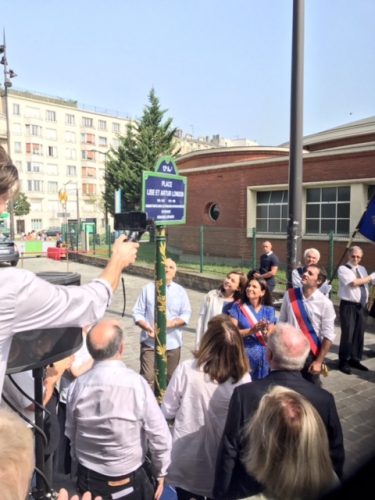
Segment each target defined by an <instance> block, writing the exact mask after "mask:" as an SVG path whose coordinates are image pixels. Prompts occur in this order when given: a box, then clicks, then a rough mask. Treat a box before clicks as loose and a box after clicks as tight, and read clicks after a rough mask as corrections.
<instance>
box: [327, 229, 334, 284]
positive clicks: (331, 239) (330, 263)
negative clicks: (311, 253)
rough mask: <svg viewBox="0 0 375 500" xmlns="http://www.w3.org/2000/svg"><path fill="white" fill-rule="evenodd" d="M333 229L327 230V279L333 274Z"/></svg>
mask: <svg viewBox="0 0 375 500" xmlns="http://www.w3.org/2000/svg"><path fill="white" fill-rule="evenodd" d="M333 236H334V234H333V231H330V232H329V263H328V276H329V279H331V278H332V274H333V250H334V242H333Z"/></svg>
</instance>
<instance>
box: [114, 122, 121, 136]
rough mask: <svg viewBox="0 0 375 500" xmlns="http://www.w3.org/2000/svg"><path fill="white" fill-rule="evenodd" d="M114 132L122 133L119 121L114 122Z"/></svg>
mask: <svg viewBox="0 0 375 500" xmlns="http://www.w3.org/2000/svg"><path fill="white" fill-rule="evenodd" d="M112 132H114V133H115V134H119V133H120V124H119V123H112Z"/></svg>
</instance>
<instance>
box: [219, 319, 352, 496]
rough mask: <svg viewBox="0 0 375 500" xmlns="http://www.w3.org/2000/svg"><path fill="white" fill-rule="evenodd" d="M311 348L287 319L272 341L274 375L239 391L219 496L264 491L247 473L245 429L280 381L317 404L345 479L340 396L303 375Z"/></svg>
mask: <svg viewBox="0 0 375 500" xmlns="http://www.w3.org/2000/svg"><path fill="white" fill-rule="evenodd" d="M309 350H310V346H309V342H308V340H307V339H306V337H305V336H304V335H303V334H302V333H301V332H300V331H299V330H297V329H296V328H294V327H293V326H291V325H288V324H286V323H285V324H284V323H278V324H277V325H276V327H275V329H274V331H273V332H272V335H270V336H269V339H268V342H267V361H268V363H269V365H270V367H271V373H270V374H269V375H267V377H265V378H263V379H261V380H255V381H253V382H251V383H248V384H243V385H242V386H240V387H237V388H236V389H235V390H234V392H233V395H232V398H231V401H230V404H229V409H228V414H227V420H226V424H225V428H224V433H223V436H222V438H221V443H220V447H219V452H218V457H217V462H216V473H215V486H214V490H213V493H214V498H216V499H220V500H221V499H226V500H235V499H239V498H247V497H251V496H252V495H256V494H257V493H259V492H260V491H261V490H262V489H264V487H263V486H262V485H260V484H259V483H258V482H257V481H256V480H255V479H254V478H253V477H251V476H249V475H248V474H247V472H246V470H245V467H244V465H243V463H242V460H241V458H242V455H243V441H242V436H243V432H242V431H243V428H244V425H246V423H247V422H248V421H249V420H250V419H251V417H252V415H253V414H254V413H255V411H256V410H257V408H258V406H259V402H260V400H261V399H262V397H263V396H264V395H265V394H266V393H267V392H268V391H269V389H270V388H272V387H273V386H275V385H280V386H282V387H288V388H289V389H293V390H294V391H296V392H298V393H299V394H302V395H303V396H305V397H306V398H307V399H308V400H309V401H310V402H311V403H312V404H313V405H314V407H315V409H316V410H317V411H318V413H319V415H320V416H321V418H322V420H323V423H324V425H325V427H326V430H327V436H328V442H329V449H330V456H331V460H332V465H333V469H334V471H335V472H336V474H337V475H338V476H339V477H341V476H342V473H343V466H344V460H345V451H344V440H343V434H342V429H341V424H340V419H339V416H338V413H337V409H336V404H335V400H334V398H333V396H332V394H331V393H329V392H328V391H325V390H324V389H322V388H320V387H317V386H315V385H313V384H311V383H310V382H307V381H306V380H304V379H303V377H302V376H301V373H300V371H301V369H302V368H303V366H304V364H305V359H306V357H307V355H308V353H309Z"/></svg>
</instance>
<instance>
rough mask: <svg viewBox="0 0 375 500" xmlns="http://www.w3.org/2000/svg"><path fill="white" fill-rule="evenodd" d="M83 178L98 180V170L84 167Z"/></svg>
mask: <svg viewBox="0 0 375 500" xmlns="http://www.w3.org/2000/svg"><path fill="white" fill-rule="evenodd" d="M82 177H95V178H96V168H94V167H82Z"/></svg>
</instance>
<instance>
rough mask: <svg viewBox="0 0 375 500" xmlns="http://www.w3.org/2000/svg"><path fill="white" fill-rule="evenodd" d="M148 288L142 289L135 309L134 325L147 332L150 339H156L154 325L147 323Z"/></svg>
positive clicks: (133, 312)
mask: <svg viewBox="0 0 375 500" xmlns="http://www.w3.org/2000/svg"><path fill="white" fill-rule="evenodd" d="M147 287H148V285H146V286H144V287H143V288H142V291H141V293H140V294H139V296H138V298H137V301H136V303H135V305H134V307H133V311H132V315H133V320H134V323H135V324H136V325H138V326H139V328H141V330H144V331H145V332H147V333H148V336H149V337H151V338H154V337H155V332H154V325H150V324H149V323H148V321H147ZM151 316H153V312H151Z"/></svg>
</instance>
